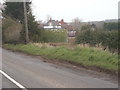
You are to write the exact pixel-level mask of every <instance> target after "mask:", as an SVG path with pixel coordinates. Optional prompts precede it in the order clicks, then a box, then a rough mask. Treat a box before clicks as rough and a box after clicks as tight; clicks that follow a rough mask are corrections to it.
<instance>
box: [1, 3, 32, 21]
mask: <svg viewBox="0 0 120 90" xmlns="http://www.w3.org/2000/svg"><path fill="white" fill-rule="evenodd" d="M30 4H31V2H26V8H27V13H29V12H31V10H30V6H29V5H30ZM5 5H6V7H5V10H4V11H3V16H5V17H6V16H9V17H12V18H14V19H17V20H20V22H21V23H23V21H24V8H23V2H5Z"/></svg>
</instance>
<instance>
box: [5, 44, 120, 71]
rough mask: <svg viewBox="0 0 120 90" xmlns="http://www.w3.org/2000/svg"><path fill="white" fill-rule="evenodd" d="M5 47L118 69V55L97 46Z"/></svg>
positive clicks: (7, 45) (111, 69)
mask: <svg viewBox="0 0 120 90" xmlns="http://www.w3.org/2000/svg"><path fill="white" fill-rule="evenodd" d="M3 47H5V48H6V49H10V50H14V51H21V52H25V53H27V54H32V55H41V56H44V57H47V58H48V59H55V60H62V61H68V62H71V63H75V64H77V65H82V66H84V67H88V68H90V67H92V68H93V67H94V68H99V69H102V70H105V71H112V72H117V71H118V61H119V60H118V55H117V54H111V53H109V52H107V51H102V50H100V49H97V48H83V47H78V46H76V47H75V48H68V47H65V46H60V47H49V46H44V45H43V46H37V45H34V44H28V45H23V44H17V45H13V44H4V45H3Z"/></svg>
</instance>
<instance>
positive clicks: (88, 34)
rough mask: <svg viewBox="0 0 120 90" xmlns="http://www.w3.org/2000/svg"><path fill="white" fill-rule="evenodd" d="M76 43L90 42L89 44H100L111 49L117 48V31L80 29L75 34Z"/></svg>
mask: <svg viewBox="0 0 120 90" xmlns="http://www.w3.org/2000/svg"><path fill="white" fill-rule="evenodd" d="M76 43H78V44H81V43H83V44H90V45H91V46H95V45H96V44H101V45H102V46H105V47H108V48H109V49H110V50H111V51H114V50H118V31H91V30H86V31H81V32H80V33H79V34H78V35H77V36H76Z"/></svg>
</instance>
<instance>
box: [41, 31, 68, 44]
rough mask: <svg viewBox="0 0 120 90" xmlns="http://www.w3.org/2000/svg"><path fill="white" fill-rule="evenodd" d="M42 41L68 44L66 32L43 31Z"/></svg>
mask: <svg viewBox="0 0 120 90" xmlns="http://www.w3.org/2000/svg"><path fill="white" fill-rule="evenodd" d="M41 39H42V41H43V42H66V41H67V31H66V30H43V31H42V32H41Z"/></svg>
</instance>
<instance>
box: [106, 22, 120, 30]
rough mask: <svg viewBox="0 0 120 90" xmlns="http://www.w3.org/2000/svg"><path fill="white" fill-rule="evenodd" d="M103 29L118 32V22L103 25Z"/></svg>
mask: <svg viewBox="0 0 120 90" xmlns="http://www.w3.org/2000/svg"><path fill="white" fill-rule="evenodd" d="M104 28H105V29H106V30H118V22H109V23H104Z"/></svg>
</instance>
